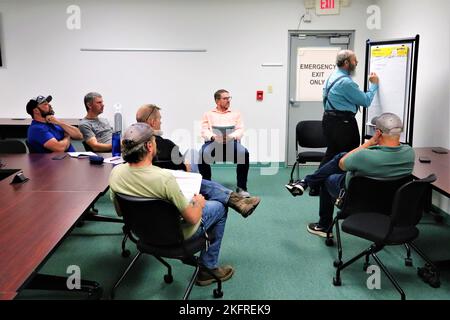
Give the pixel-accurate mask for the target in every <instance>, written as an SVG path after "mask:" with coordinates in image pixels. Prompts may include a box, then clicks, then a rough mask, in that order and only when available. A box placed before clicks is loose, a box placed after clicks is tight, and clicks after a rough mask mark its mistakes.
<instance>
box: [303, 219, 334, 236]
mask: <svg viewBox="0 0 450 320" xmlns="http://www.w3.org/2000/svg"><path fill="white" fill-rule="evenodd" d="M306 229H307V230H308V232H309V233H312V234H315V235H318V236H319V237H322V238H326V237H327V229H325V228H324V227H321V226H320V225H319V224H318V223H310V224H308V226H307V227H306ZM330 237H333V234H332V233H330Z"/></svg>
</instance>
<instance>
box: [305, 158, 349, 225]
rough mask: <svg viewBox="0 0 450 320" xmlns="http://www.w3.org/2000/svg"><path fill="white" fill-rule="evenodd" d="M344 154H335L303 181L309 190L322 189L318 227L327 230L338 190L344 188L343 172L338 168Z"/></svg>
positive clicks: (331, 218) (331, 219) (331, 220)
mask: <svg viewBox="0 0 450 320" xmlns="http://www.w3.org/2000/svg"><path fill="white" fill-rule="evenodd" d="M345 154H346V153H345V152H342V153H339V154H337V155H336V156H334V158H333V159H332V160H330V161H328V162H327V163H325V164H324V165H323V166H322V167H320V168H318V169H317V170H316V171H315V172H314V173H313V174H310V175H307V176H306V177H305V179H304V180H305V182H306V183H307V184H308V186H309V187H310V188H318V187H322V188H321V189H320V205H319V216H320V220H319V225H320V226H321V227H323V228H325V229H328V228H329V227H330V226H331V223H332V222H333V211H334V202H335V201H336V198H337V197H338V196H339V192H340V190H341V189H342V188H344V187H345V171H343V170H341V168H339V160H341V158H342V157H343V156H344V155H345Z"/></svg>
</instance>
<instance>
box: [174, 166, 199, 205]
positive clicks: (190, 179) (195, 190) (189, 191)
mask: <svg viewBox="0 0 450 320" xmlns="http://www.w3.org/2000/svg"><path fill="white" fill-rule="evenodd" d="M169 171H170V172H171V173H172V175H173V176H174V177H175V179H176V180H177V183H178V185H179V186H180V190H181V192H183V195H184V197H185V198H186V199H187V201H191V200H192V197H193V196H194V195H196V194H199V193H200V186H201V184H202V175H201V174H199V173H192V172H185V171H181V170H169Z"/></svg>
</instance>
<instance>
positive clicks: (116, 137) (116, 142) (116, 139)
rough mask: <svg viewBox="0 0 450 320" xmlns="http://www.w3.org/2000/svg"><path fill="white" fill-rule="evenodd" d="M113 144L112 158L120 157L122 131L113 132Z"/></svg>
mask: <svg viewBox="0 0 450 320" xmlns="http://www.w3.org/2000/svg"><path fill="white" fill-rule="evenodd" d="M111 142H112V156H113V157H120V131H115V132H113V135H112V141H111Z"/></svg>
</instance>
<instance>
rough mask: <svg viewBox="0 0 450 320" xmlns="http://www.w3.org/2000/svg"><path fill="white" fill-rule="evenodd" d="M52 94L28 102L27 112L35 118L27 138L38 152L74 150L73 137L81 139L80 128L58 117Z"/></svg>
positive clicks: (31, 147) (29, 143)
mask: <svg viewBox="0 0 450 320" xmlns="http://www.w3.org/2000/svg"><path fill="white" fill-rule="evenodd" d="M50 101H52V96H48V97H44V96H37V97H36V98H33V99H30V101H28V103H27V107H26V109H27V113H28V114H29V115H30V116H31V117H32V118H33V121H31V125H30V127H29V128H28V134H27V140H28V145H29V147H30V149H32V150H33V152H36V153H49V152H65V151H68V152H73V151H75V148H74V147H73V146H72V144H71V139H74V140H81V139H83V136H82V134H81V132H80V130H79V129H78V128H76V127H74V126H71V125H69V124H67V123H65V122H64V121H62V120H59V119H57V118H56V117H55V116H54V114H55V112H54V111H53V108H52V106H51V105H50Z"/></svg>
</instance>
